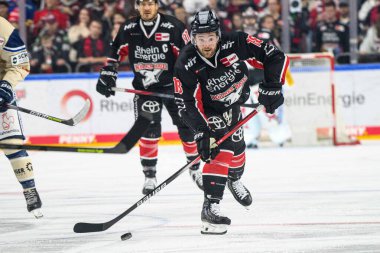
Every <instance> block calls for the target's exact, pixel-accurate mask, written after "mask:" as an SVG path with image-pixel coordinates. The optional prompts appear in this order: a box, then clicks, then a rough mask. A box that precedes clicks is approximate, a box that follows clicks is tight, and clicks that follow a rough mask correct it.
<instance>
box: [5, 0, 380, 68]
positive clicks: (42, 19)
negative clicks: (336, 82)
mask: <svg viewBox="0 0 380 253" xmlns="http://www.w3.org/2000/svg"><path fill="white" fill-rule="evenodd" d="M159 2H160V6H161V12H163V13H167V14H170V15H173V16H176V17H177V18H178V19H180V20H181V21H182V22H184V23H185V24H187V25H189V23H190V22H191V17H192V15H193V14H194V13H195V12H196V11H199V10H204V9H212V10H214V11H215V12H216V13H217V15H218V16H219V18H220V19H221V20H222V29H223V30H224V31H231V30H242V31H245V32H247V33H249V34H251V35H258V34H260V31H261V30H262V29H265V30H266V31H268V30H269V31H270V33H271V36H272V39H273V40H274V41H275V43H278V44H277V45H278V46H280V47H281V48H282V49H283V50H284V51H285V52H287V53H310V52H331V53H333V54H334V56H335V59H336V62H337V63H338V64H347V63H357V62H359V63H368V62H378V61H379V59H380V57H379V53H380V38H379V36H380V1H379V0H159ZM0 15H1V16H3V17H4V18H6V19H8V20H9V21H10V22H12V24H13V25H14V26H16V27H17V28H18V29H19V30H20V33H21V35H22V38H23V39H24V40H25V41H26V43H27V46H28V49H29V52H30V53H31V59H32V73H65V72H89V71H90V72H95V71H98V69H99V67H98V65H102V64H103V62H104V59H105V58H104V56H105V55H106V53H107V51H108V47H109V42H110V41H111V40H112V37H113V36H115V34H116V32H117V30H118V28H119V26H120V24H122V23H123V22H124V21H125V20H126V18H129V17H131V16H133V15H136V12H135V3H134V0H94V1H89V0H87V1H85V0H83V1H79V0H42V1H38V0H19V1H17V0H0ZM124 65H125V66H124V69H125V70H128V64H127V63H125V64H124Z"/></svg>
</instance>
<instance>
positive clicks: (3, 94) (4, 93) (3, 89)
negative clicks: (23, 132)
mask: <svg viewBox="0 0 380 253" xmlns="http://www.w3.org/2000/svg"><path fill="white" fill-rule="evenodd" d="M14 100H15V94H14V92H13V88H12V85H11V84H10V83H9V82H8V81H5V80H1V81H0V113H3V112H5V111H6V110H8V108H7V107H6V105H7V104H12V103H13V102H14Z"/></svg>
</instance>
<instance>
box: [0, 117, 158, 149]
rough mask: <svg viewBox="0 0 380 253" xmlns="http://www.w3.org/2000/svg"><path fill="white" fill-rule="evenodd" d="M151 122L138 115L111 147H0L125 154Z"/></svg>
mask: <svg viewBox="0 0 380 253" xmlns="http://www.w3.org/2000/svg"><path fill="white" fill-rule="evenodd" d="M150 122H151V119H150V118H147V117H143V116H140V117H138V118H137V120H136V121H135V123H134V124H133V126H132V128H131V129H130V130H129V132H128V133H127V134H126V135H125V136H124V137H123V139H121V141H120V142H119V143H118V144H117V145H116V146H114V147H111V148H87V147H65V146H60V147H58V146H48V145H15V144H6V143H0V149H25V150H38V151H58V152H77V153H102V154H125V153H127V152H128V151H129V150H131V149H132V148H133V146H134V145H135V144H136V143H137V141H138V140H139V139H140V138H141V136H142V135H143V134H144V132H145V131H146V130H147V129H148V126H149V124H150Z"/></svg>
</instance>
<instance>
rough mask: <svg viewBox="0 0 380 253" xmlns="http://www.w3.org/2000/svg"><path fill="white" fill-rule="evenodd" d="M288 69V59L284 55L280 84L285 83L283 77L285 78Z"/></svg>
mask: <svg viewBox="0 0 380 253" xmlns="http://www.w3.org/2000/svg"><path fill="white" fill-rule="evenodd" d="M288 67H289V57H288V56H287V55H285V62H284V66H283V67H282V70H281V79H280V82H281V83H285V76H286V72H287V71H288Z"/></svg>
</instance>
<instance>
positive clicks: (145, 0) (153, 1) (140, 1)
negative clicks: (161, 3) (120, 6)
mask: <svg viewBox="0 0 380 253" xmlns="http://www.w3.org/2000/svg"><path fill="white" fill-rule="evenodd" d="M142 2H152V3H156V4H158V0H136V5H139V4H141V3H142Z"/></svg>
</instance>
